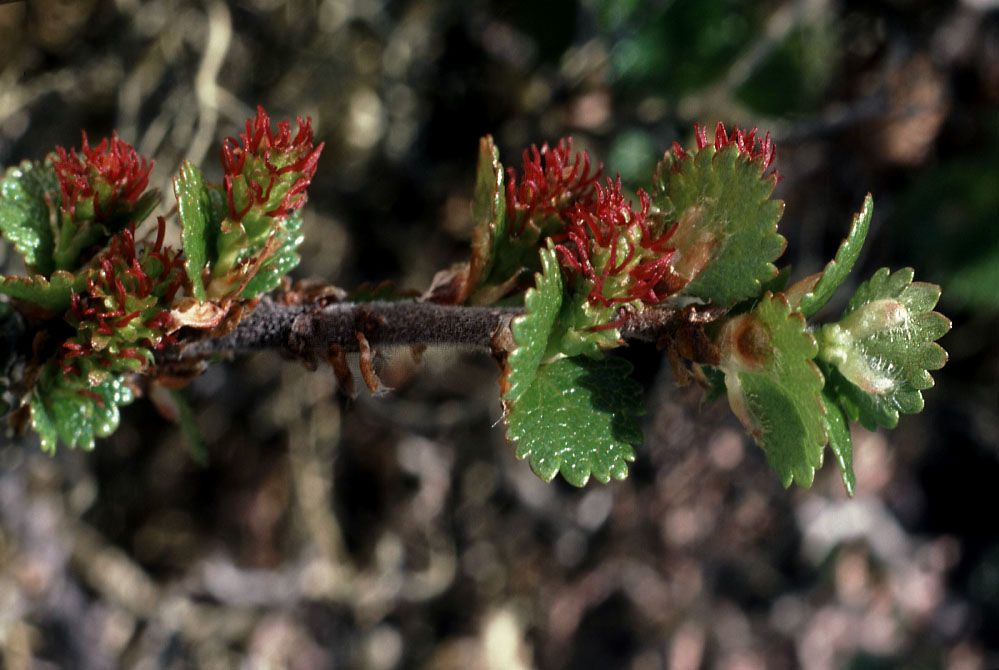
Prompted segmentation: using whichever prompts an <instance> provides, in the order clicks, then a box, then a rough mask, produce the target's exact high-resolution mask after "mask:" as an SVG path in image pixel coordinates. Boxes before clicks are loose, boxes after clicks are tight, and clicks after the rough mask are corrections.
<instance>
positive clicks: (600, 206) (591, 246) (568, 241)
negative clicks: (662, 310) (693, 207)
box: [553, 177, 675, 307]
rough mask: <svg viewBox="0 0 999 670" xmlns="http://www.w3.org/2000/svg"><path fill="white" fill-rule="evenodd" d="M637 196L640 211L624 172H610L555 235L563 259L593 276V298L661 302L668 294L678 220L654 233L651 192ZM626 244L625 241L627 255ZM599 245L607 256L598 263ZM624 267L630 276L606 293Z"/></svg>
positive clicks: (615, 301) (607, 301)
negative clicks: (627, 192) (625, 187)
mask: <svg viewBox="0 0 999 670" xmlns="http://www.w3.org/2000/svg"><path fill="white" fill-rule="evenodd" d="M638 197H639V200H640V201H641V209H640V210H638V211H635V210H634V208H633V207H632V206H631V203H630V202H628V201H627V199H626V198H625V196H624V194H623V193H622V192H621V178H620V177H618V178H617V181H614V182H612V181H611V180H610V179H609V178H608V179H607V187H606V188H604V187H601V186H600V185H597V186H596V198H595V202H594V203H593V204H592V205H590V204H588V203H582V202H577V203H576V204H575V207H574V209H573V210H572V212H570V213H569V217H568V218H569V224H568V227H567V230H566V232H565V233H562V234H560V235H555V236H553V239H554V240H555V241H556V242H558V244H556V245H555V249H556V251H558V252H559V254H561V257H562V260H563V263H564V264H565V265H566V266H567V267H569V268H571V269H572V270H575V271H576V272H580V273H582V274H583V276H585V277H586V278H587V279H589V280H591V281H592V282H593V288H592V290H591V291H590V296H589V299H590V301H591V302H593V303H599V304H601V305H603V306H605V307H606V306H609V305H612V304H621V303H627V302H631V301H633V300H641V301H642V302H644V303H646V304H656V303H659V302H661V301H662V300H663V299H665V298H666V297H667V296H668V295H669V292H668V290H667V289H666V287H665V279H666V274H667V272H668V271H669V264H670V261H671V260H672V258H673V252H674V251H675V249H673V248H671V247H669V246H668V242H669V238H670V236H671V235H672V234H673V230H675V226H673V227H669V228H663V230H662V231H661V232H659V233H655V232H654V231H653V230H652V228H651V227H650V208H651V202H650V198H649V195H648V194H647V193H646V192H645V191H642V190H639V191H638ZM621 244H624V245H625V247H626V248H625V251H624V254H623V258H621V256H622V254H621V253H620V249H619V245H621ZM600 250H603V251H606V252H607V258H606V260H604V261H602V266H601V267H599V268H596V267H594V264H593V257H594V256H595V255H596V253H597V252H598V251H600ZM619 258H620V260H618V259H619ZM625 272H626V273H627V277H628V279H627V280H626V281H624V282H623V284H622V285H621V286H620V287H616V288H615V289H612V290H611V291H610V293H611V295H607V291H605V286H606V284H607V281H608V279H609V278H612V277H615V276H618V275H621V274H622V273H625Z"/></svg>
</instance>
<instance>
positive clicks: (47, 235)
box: [0, 161, 62, 276]
mask: <svg viewBox="0 0 999 670" xmlns="http://www.w3.org/2000/svg"><path fill="white" fill-rule="evenodd" d="M61 197H62V196H61V194H60V192H59V180H58V179H57V178H56V174H55V169H54V168H53V167H52V164H51V163H48V162H46V163H37V162H35V163H32V162H30V161H25V162H23V163H21V165H19V166H17V167H12V168H10V169H9V170H7V175H6V177H4V179H3V181H2V182H0V231H2V232H3V236H4V237H5V238H7V240H8V241H9V242H10V243H11V244H13V245H14V248H15V249H17V251H18V253H20V254H21V255H22V256H24V263H25V265H27V266H28V271H29V272H37V273H39V274H42V275H45V276H48V275H49V274H51V273H52V271H53V270H54V269H55V262H54V260H53V257H52V254H53V252H54V249H55V229H56V226H57V221H58V207H59V203H60V202H61Z"/></svg>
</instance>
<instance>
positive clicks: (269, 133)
mask: <svg viewBox="0 0 999 670" xmlns="http://www.w3.org/2000/svg"><path fill="white" fill-rule="evenodd" d="M239 139H241V140H242V143H241V145H240V141H239V140H238V139H237V138H235V137H229V138H226V140H225V142H223V143H222V168H223V170H224V171H225V179H224V183H225V190H226V199H227V201H228V204H229V214H230V216H231V217H232V218H233V219H234V220H236V221H241V220H242V219H243V217H244V216H246V214H247V212H249V211H250V209H251V208H252V207H254V206H255V205H257V206H268V203H270V205H269V207H270V209H268V210H267V211H266V212H265V214H266V215H267V216H273V217H284V216H287V215H288V214H289V213H290V212H291V211H292V210H294V209H297V208H299V207H301V206H302V205H304V204H305V200H306V198H307V195H306V192H305V190H306V189H307V188H308V186H309V183H310V182H311V181H312V177H313V175H315V173H316V166H317V163H318V161H319V154H320V153H321V152H322V150H323V146H324V144H325V143H320V145H319V146H317V147H313V146H312V121H311V120H310V119H302V118H301V117H299V118H298V132H297V133H296V134H295V137H294V138H293V137H292V136H291V123H290V122H289V121H281V122H280V123H278V124H277V130H276V131H275V130H272V129H271V120H270V117H268V116H267V112H265V111H264V108H263V107H261V106H259V105H258V106H257V115H256V117H254V118H252V119H247V120H246V132H244V133H241V134H240V136H239ZM247 159H249V160H247ZM241 180H245V186H243V187H242V188H240V187H238V186H237V184H238V183H239V182H240V181H241ZM275 189H277V190H275ZM272 196H280V200H279V201H278V202H276V203H272V202H271V198H272ZM237 201H239V203H238V204H237Z"/></svg>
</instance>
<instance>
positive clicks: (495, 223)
mask: <svg viewBox="0 0 999 670" xmlns="http://www.w3.org/2000/svg"><path fill="white" fill-rule="evenodd" d="M472 221H473V222H474V224H475V233H474V238H473V240H472V261H471V269H470V271H469V275H470V280H471V281H473V282H482V281H485V280H487V279H488V278H489V277H490V274H491V271H492V270H493V265H494V263H495V261H496V258H497V255H498V254H500V253H501V249H502V246H503V244H504V243H505V242H506V241H507V238H508V236H509V232H508V227H507V220H506V189H505V187H504V186H503V164H502V163H500V161H499V149H497V148H496V145H495V144H494V143H493V138H492V136H491V135H486V136H485V137H483V138H482V139H481V140H479V163H478V169H477V172H476V174H475V196H474V199H473V200H472Z"/></svg>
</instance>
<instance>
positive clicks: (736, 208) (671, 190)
mask: <svg viewBox="0 0 999 670" xmlns="http://www.w3.org/2000/svg"><path fill="white" fill-rule="evenodd" d="M674 165H676V166H678V170H676V171H674ZM776 183H777V178H776V176H773V175H770V176H763V175H762V174H761V164H760V161H759V160H756V161H751V160H749V157H748V156H746V155H741V154H740V153H739V151H738V148H737V147H736V145H735V144H734V143H733V144H729V145H727V146H726V147H724V148H723V149H722V150H721V151H715V149H714V147H712V146H710V145H709V146H707V147H705V148H703V149H701V150H700V151H698V152H697V154H695V155H694V156H693V157H692V158H686V159H682V160H680V159H673V158H672V157H667V158H666V159H664V160H663V161H662V162H660V164H659V169H658V170H657V172H656V184H655V188H654V189H653V191H654V195H653V198H654V199H653V202H654V204H655V205H656V207H658V208H659V210H660V211H661V212H662V213H663V214H664V215H665V216H666V217H667V219H668V220H673V221H677V222H678V223H677V227H676V231H675V232H674V233H673V236H672V238H671V240H670V244H671V245H673V246H675V247H676V252H675V253H674V255H673V262H672V267H673V270H674V272H675V273H676V274H677V275H679V277H680V279H681V280H683V281H687V282H689V283H688V284H687V286H686V287H685V288H684V289H683V293H684V294H686V295H690V296H694V297H697V298H701V299H702V300H705V301H708V302H712V303H715V304H719V305H733V304H735V303H737V302H739V301H740V300H746V299H748V298H752V297H755V296H758V295H760V293H762V290H763V289H762V284H763V282H765V281H768V280H770V279H772V278H773V277H774V275H776V274H777V268H776V266H774V264H773V261H775V260H777V258H778V257H779V256H780V255H781V254H782V253H783V252H784V246H785V244H786V241H785V239H784V238H783V237H782V236H781V235H779V234H778V233H777V222H778V221H779V220H780V217H781V214H782V212H783V210H784V203H783V202H781V201H780V200H771V199H770V194H771V193H772V192H773V189H774V186H775V185H776Z"/></svg>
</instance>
